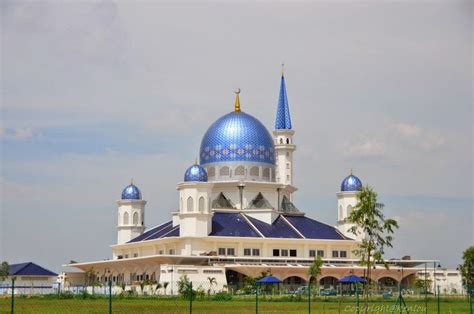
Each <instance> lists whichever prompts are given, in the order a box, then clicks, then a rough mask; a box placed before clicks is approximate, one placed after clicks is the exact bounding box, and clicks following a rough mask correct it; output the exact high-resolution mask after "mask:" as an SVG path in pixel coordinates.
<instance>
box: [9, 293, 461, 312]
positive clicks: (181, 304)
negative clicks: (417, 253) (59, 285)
mask: <svg viewBox="0 0 474 314" xmlns="http://www.w3.org/2000/svg"><path fill="white" fill-rule="evenodd" d="M406 303H407V306H409V309H410V313H425V301H424V299H423V298H406ZM10 304H11V299H10V298H2V299H0V313H9V312H10ZM361 304H362V303H361ZM393 305H395V298H391V299H376V300H373V301H371V303H370V311H369V312H370V313H390V311H391V306H393ZM189 306H190V303H189V300H183V299H177V298H167V299H164V298H160V299H158V298H139V297H135V298H125V299H119V298H114V299H113V300H112V311H113V312H114V313H189ZM355 307H356V303H355V299H354V298H344V299H340V298H337V297H331V298H327V299H316V300H315V301H313V302H312V304H311V312H312V313H318V314H321V313H327V314H334V313H356V310H355ZM440 308H441V313H456V314H457V313H470V309H469V303H468V302H467V300H466V298H449V299H447V298H442V299H441V302H440ZM108 310H109V300H108V299H107V298H98V299H85V300H82V299H57V298H52V297H30V298H27V297H17V298H15V313H19V314H21V313H61V314H62V313H108ZM192 312H193V313H218V314H227V313H255V300H253V299H238V298H235V299H233V300H230V301H210V300H195V301H193V303H192ZM259 313H262V314H263V313H288V314H293V313H294V314H297V313H301V314H302V313H308V303H307V301H281V300H278V299H274V300H271V301H270V300H268V299H267V300H260V302H259ZM395 313H399V311H398V310H396V311H395ZM428 313H437V303H436V300H435V299H433V298H431V299H430V300H429V302H428Z"/></svg>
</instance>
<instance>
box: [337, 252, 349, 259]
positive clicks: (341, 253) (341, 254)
mask: <svg viewBox="0 0 474 314" xmlns="http://www.w3.org/2000/svg"><path fill="white" fill-rule="evenodd" d="M339 256H340V257H342V258H346V257H347V251H340V252H339Z"/></svg>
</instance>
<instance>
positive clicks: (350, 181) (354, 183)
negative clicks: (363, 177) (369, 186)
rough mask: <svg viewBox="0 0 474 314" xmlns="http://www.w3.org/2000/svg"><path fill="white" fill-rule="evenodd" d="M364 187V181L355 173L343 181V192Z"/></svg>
mask: <svg viewBox="0 0 474 314" xmlns="http://www.w3.org/2000/svg"><path fill="white" fill-rule="evenodd" d="M361 189H362V181H360V179H359V178H358V177H356V176H355V175H353V174H350V175H349V176H347V177H346V178H345V179H344V180H343V181H342V183H341V191H342V192H355V191H360V190H361Z"/></svg>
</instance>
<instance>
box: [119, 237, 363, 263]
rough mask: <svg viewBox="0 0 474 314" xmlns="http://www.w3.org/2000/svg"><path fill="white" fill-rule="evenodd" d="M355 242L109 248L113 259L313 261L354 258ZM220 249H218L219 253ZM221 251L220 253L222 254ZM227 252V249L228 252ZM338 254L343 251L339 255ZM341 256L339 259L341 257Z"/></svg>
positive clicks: (175, 242)
mask: <svg viewBox="0 0 474 314" xmlns="http://www.w3.org/2000/svg"><path fill="white" fill-rule="evenodd" d="M357 245H358V244H357V242H356V241H351V240H315V239H278V238H244V237H209V236H207V237H179V238H165V239H158V240H147V241H143V242H136V243H128V244H125V245H116V246H113V251H114V259H117V258H118V256H121V258H123V259H126V258H134V257H145V256H153V255H182V256H200V255H214V256H235V257H250V256H254V257H259V258H273V257H275V256H274V255H273V253H274V252H273V250H279V251H280V256H278V257H288V258H313V257H314V256H312V255H311V254H312V252H311V251H313V254H317V251H323V252H324V254H323V255H324V256H323V257H324V258H333V251H337V252H338V253H337V256H336V257H334V258H335V259H345V258H355V256H354V255H353V253H352V251H353V250H354V249H356V247H357ZM219 249H221V250H219ZM222 249H223V250H224V252H225V253H224V254H221V253H222ZM229 249H230V250H229ZM246 249H251V250H252V249H258V250H259V251H258V255H253V254H252V253H251V255H246V252H248V251H247V250H246ZM282 250H287V251H288V256H282V254H284V253H281V252H282ZM290 250H296V256H289V254H290V252H289V251H290ZM341 251H343V252H345V253H343V254H344V255H345V256H344V255H343V254H341ZM341 255H343V256H341Z"/></svg>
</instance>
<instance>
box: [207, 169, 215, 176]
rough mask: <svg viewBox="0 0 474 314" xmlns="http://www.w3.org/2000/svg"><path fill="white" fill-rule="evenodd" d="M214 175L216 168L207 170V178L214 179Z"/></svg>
mask: <svg viewBox="0 0 474 314" xmlns="http://www.w3.org/2000/svg"><path fill="white" fill-rule="evenodd" d="M215 175H216V168H214V167H209V168H207V176H208V177H214V176H215Z"/></svg>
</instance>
